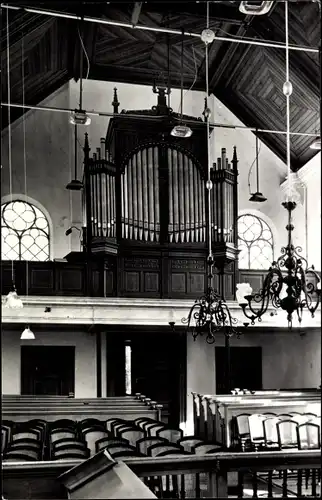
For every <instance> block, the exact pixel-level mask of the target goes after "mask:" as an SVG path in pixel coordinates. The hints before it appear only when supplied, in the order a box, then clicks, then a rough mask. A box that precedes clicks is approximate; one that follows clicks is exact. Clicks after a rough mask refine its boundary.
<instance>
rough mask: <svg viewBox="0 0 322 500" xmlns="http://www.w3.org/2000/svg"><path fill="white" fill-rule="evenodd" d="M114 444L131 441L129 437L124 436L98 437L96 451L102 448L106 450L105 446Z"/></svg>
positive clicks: (127, 443) (124, 443) (125, 443)
mask: <svg viewBox="0 0 322 500" xmlns="http://www.w3.org/2000/svg"><path fill="white" fill-rule="evenodd" d="M113 444H120V445H129V444H130V443H129V441H128V440H127V439H124V438H113V437H107V438H103V439H98V440H97V441H96V444H95V449H96V453H98V452H99V451H101V450H104V449H105V448H108V447H109V446H112V445H113Z"/></svg>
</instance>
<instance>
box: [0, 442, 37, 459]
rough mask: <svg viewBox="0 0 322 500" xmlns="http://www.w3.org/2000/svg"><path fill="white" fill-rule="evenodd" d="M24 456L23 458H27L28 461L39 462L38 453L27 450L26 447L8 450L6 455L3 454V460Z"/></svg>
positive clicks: (32, 449) (30, 449) (31, 449)
mask: <svg viewBox="0 0 322 500" xmlns="http://www.w3.org/2000/svg"><path fill="white" fill-rule="evenodd" d="M21 455H24V456H25V457H29V460H40V459H41V456H40V452H39V451H38V450H35V449H34V448H29V447H28V446H27V445H23V446H19V447H18V446H17V447H16V448H12V449H11V448H8V450H7V451H6V453H4V458H8V457H18V456H21Z"/></svg>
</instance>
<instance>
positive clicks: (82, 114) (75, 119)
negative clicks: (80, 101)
mask: <svg viewBox="0 0 322 500" xmlns="http://www.w3.org/2000/svg"><path fill="white" fill-rule="evenodd" d="M69 123H71V124H72V125H89V124H90V123H91V118H90V116H88V115H87V113H86V111H83V110H82V109H75V111H73V112H72V113H71V115H70V118H69Z"/></svg>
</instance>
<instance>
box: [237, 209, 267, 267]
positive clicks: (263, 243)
mask: <svg viewBox="0 0 322 500" xmlns="http://www.w3.org/2000/svg"><path fill="white" fill-rule="evenodd" d="M238 250H240V253H239V256H238V261H239V268H240V269H268V268H269V267H270V266H271V264H272V262H273V260H274V239H273V233H272V230H271V228H270V226H269V225H268V224H267V222H265V221H264V220H263V219H262V218H261V217H259V216H257V215H254V214H249V213H246V214H243V215H240V216H239V217H238Z"/></svg>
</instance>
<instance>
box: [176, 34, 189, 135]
mask: <svg viewBox="0 0 322 500" xmlns="http://www.w3.org/2000/svg"><path fill="white" fill-rule="evenodd" d="M180 115H181V116H180V124H179V125H176V126H175V127H173V129H172V130H171V135H172V136H173V137H180V138H181V139H188V137H191V136H192V130H191V128H190V127H188V126H187V125H185V124H184V123H183V35H182V41H181V91H180Z"/></svg>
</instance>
